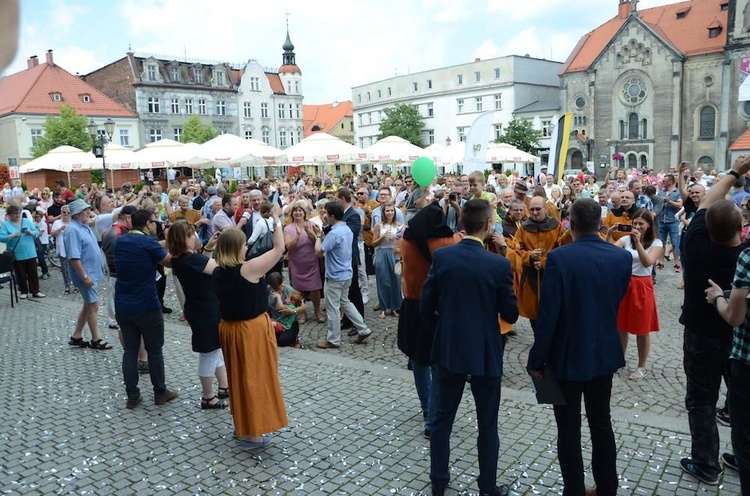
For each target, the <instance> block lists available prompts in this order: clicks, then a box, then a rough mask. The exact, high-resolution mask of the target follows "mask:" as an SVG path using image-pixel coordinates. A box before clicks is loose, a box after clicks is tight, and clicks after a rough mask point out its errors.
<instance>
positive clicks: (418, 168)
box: [411, 157, 437, 188]
mask: <svg viewBox="0 0 750 496" xmlns="http://www.w3.org/2000/svg"><path fill="white" fill-rule="evenodd" d="M436 174H437V168H436V167H435V162H433V161H432V159H431V158H429V157H419V158H418V159H417V160H415V161H414V163H413V164H411V175H412V177H413V178H414V180H415V181H416V182H417V184H419V185H420V186H422V187H423V188H426V187H427V186H429V185H430V184H432V181H433V180H434V179H435V175H436Z"/></svg>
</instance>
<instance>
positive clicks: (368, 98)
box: [367, 91, 371, 102]
mask: <svg viewBox="0 0 750 496" xmlns="http://www.w3.org/2000/svg"><path fill="white" fill-rule="evenodd" d="M370 100H371V98H370V92H369V91H368V92H367V101H368V102H369V101H370Z"/></svg>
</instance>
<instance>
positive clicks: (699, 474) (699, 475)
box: [680, 458, 719, 486]
mask: <svg viewBox="0 0 750 496" xmlns="http://www.w3.org/2000/svg"><path fill="white" fill-rule="evenodd" d="M680 467H681V468H682V471H683V472H686V473H688V474H690V475H692V476H693V477H695V478H696V479H698V480H699V481H701V482H704V483H706V484H708V485H709V486H716V485H718V484H719V477H718V476H715V477H711V476H710V475H708V474H707V473H706V472H704V471H703V469H702V468H700V467H698V465H696V464H695V463H694V462H693V460H691V459H690V458H683V459H682V460H680Z"/></svg>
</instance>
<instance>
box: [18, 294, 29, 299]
mask: <svg viewBox="0 0 750 496" xmlns="http://www.w3.org/2000/svg"><path fill="white" fill-rule="evenodd" d="M28 297H29V295H28V294H27V293H21V295H20V296H19V298H21V299H22V300H25V299H26V298H28Z"/></svg>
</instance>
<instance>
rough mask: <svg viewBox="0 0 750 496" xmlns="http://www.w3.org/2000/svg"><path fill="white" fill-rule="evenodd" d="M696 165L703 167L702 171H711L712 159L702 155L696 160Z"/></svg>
mask: <svg viewBox="0 0 750 496" xmlns="http://www.w3.org/2000/svg"><path fill="white" fill-rule="evenodd" d="M698 165H699V166H701V167H703V169H704V170H706V169H712V168H713V166H714V159H712V158H711V157H709V156H707V155H704V156H702V157H701V158H699V159H698Z"/></svg>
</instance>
